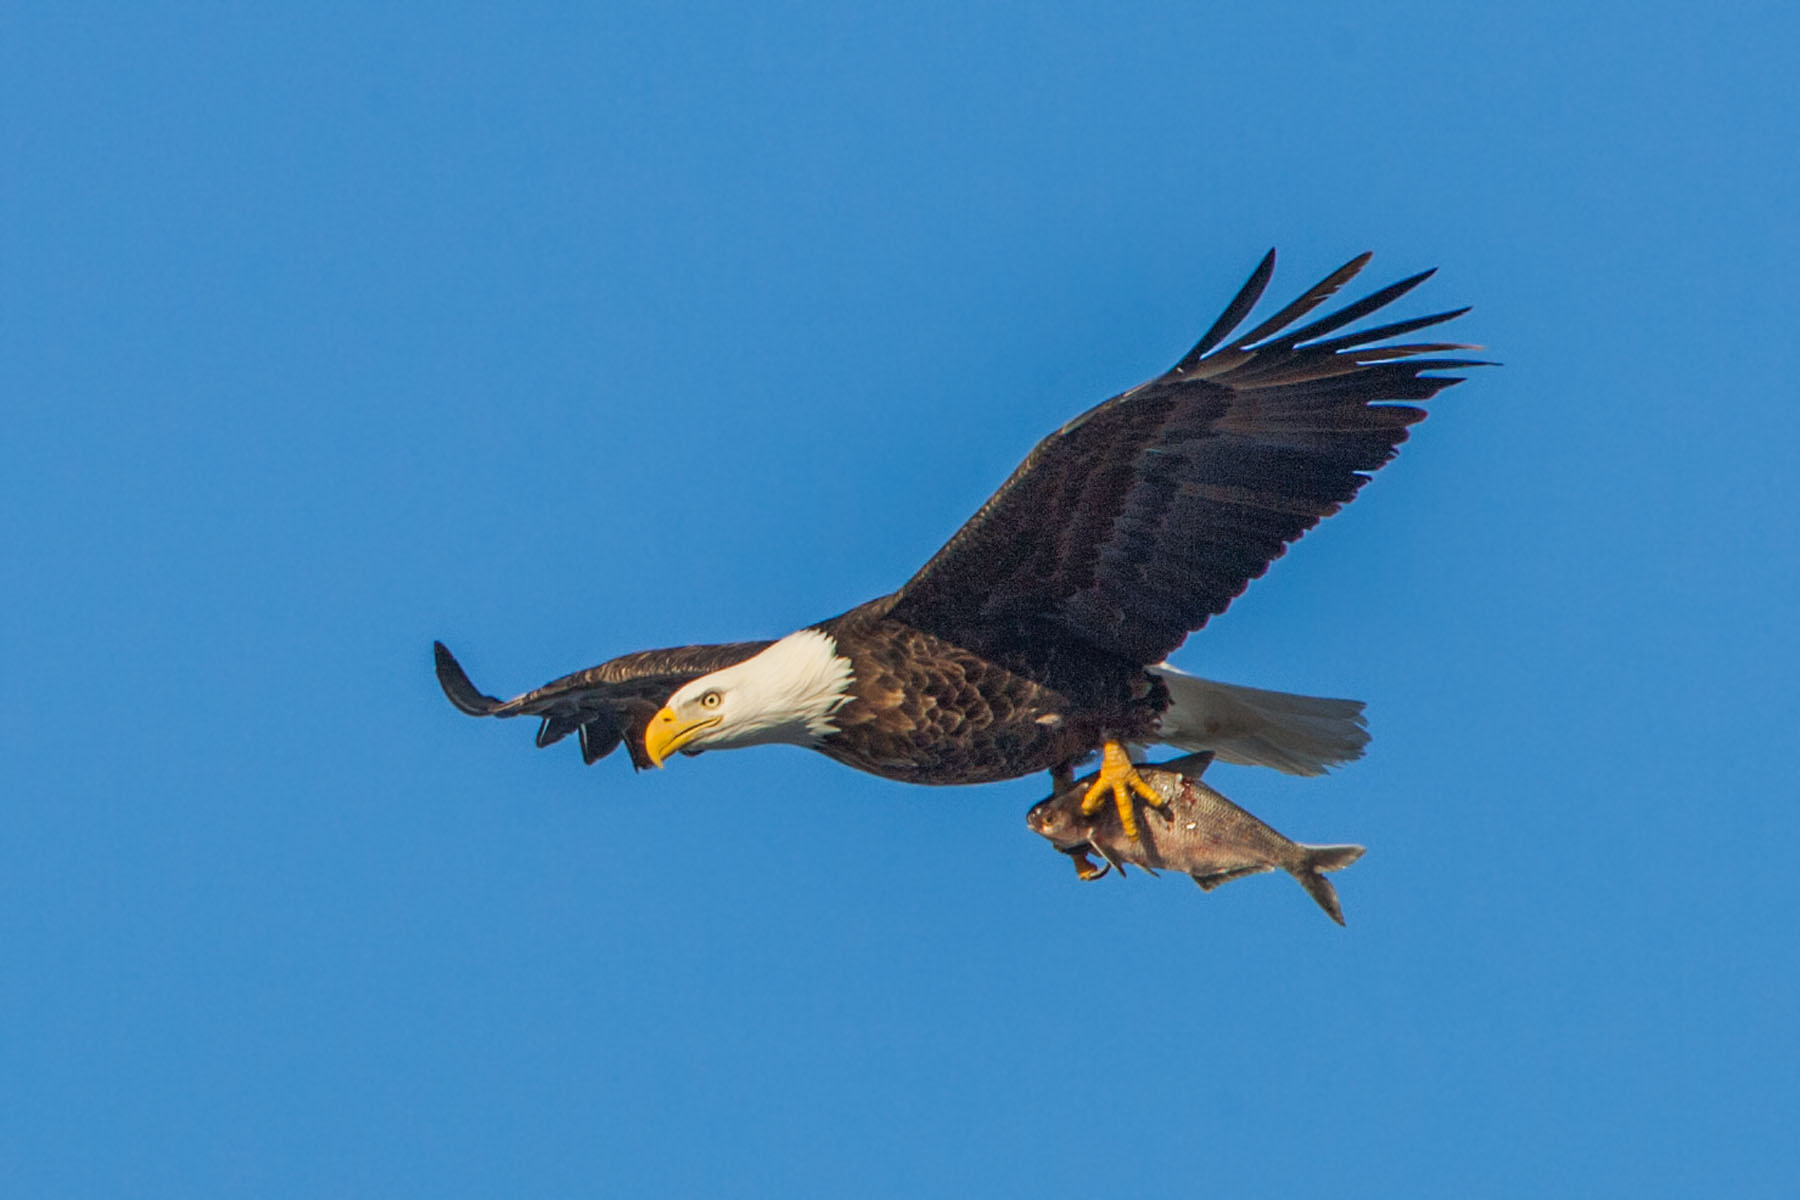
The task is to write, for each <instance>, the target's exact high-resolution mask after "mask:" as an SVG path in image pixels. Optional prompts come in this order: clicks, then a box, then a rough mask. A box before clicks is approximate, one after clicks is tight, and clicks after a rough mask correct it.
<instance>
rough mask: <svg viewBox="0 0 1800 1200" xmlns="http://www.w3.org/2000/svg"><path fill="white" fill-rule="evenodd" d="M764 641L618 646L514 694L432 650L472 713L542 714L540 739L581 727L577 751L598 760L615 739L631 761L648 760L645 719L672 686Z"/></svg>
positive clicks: (441, 678)
mask: <svg viewBox="0 0 1800 1200" xmlns="http://www.w3.org/2000/svg"><path fill="white" fill-rule="evenodd" d="M768 645H769V643H768V642H731V643H727V644H725V645H719V646H676V647H673V648H671V649H668V650H640V651H638V652H637V653H635V654H623V655H620V656H619V657H618V658H615V659H612V660H610V661H608V662H603V663H601V664H600V665H599V666H597V667H589V668H588V669H587V670H585V671H577V672H575V674H573V675H565V676H563V677H562V678H561V679H557V680H553V681H552V682H550V683H546V684H545V685H544V686H543V687H541V688H538V689H536V690H535V691H530V692H526V693H525V694H524V695H523V696H518V697H515V698H514V699H512V700H501V699H499V698H498V697H495V696H489V695H487V694H485V693H484V692H481V691H479V690H478V689H477V688H476V687H475V685H474V684H473V683H470V682H469V676H468V675H467V674H466V673H465V672H464V671H463V669H462V664H460V663H458V662H457V661H456V656H455V655H453V654H451V653H450V650H449V648H448V647H446V646H445V645H444V643H442V642H433V643H432V646H433V648H434V650H435V652H436V654H437V677H438V684H439V685H440V686H441V687H442V688H443V689H444V695H446V696H448V697H449V698H450V703H452V704H454V705H456V707H457V708H459V709H461V710H462V711H463V712H466V713H468V714H469V715H470V716H472V717H516V716H520V715H522V714H529V715H531V716H534V717H542V718H543V723H542V724H541V725H539V726H538V735H537V744H538V745H540V746H548V745H550V744H551V743H552V742H558V741H561V740H562V739H563V738H565V737H567V736H569V734H571V733H574V732H576V731H579V732H580V734H581V757H582V759H583V760H584V761H586V762H590V763H591V762H597V761H598V760H600V759H602V758H605V757H606V756H607V755H608V754H611V753H612V752H613V750H614V749H616V748H617V747H618V745H619V742H620V741H623V742H624V743H625V749H626V750H627V752H629V753H630V755H631V765H632V766H634V767H638V768H640V769H642V768H645V767H648V766H651V765H652V764H651V762H650V759H649V756H648V755H646V754H645V753H644V727H645V726H646V725H648V724H649V723H650V718H651V717H653V716H655V715H656V710H657V709H659V708H661V707H662V706H663V704H664V703H666V702H667V701H668V699H669V697H670V696H671V695H672V694H674V692H675V689H676V688H678V687H680V686H681V685H682V684H684V683H686V682H687V681H688V680H690V679H698V678H699V677H700V676H702V675H708V674H711V673H712V672H714V671H717V670H719V669H720V668H722V667H729V666H731V665H732V664H734V663H740V662H743V661H744V660H745V659H747V658H749V657H750V656H751V655H753V654H756V653H758V652H759V651H761V650H763V649H765V648H767V647H768Z"/></svg>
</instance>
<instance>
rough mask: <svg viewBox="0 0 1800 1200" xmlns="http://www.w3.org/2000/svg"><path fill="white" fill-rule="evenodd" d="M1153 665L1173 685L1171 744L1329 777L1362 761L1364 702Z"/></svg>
mask: <svg viewBox="0 0 1800 1200" xmlns="http://www.w3.org/2000/svg"><path fill="white" fill-rule="evenodd" d="M1150 670H1151V672H1152V673H1154V674H1156V675H1158V676H1160V677H1161V679H1162V681H1163V682H1164V683H1166V684H1168V686H1169V711H1167V712H1166V713H1164V714H1163V720H1162V740H1163V741H1164V742H1166V743H1168V744H1169V745H1171V746H1179V747H1180V748H1181V749H1183V750H1211V751H1212V752H1213V753H1214V754H1216V755H1218V756H1219V758H1220V759H1221V760H1222V761H1224V762H1228V763H1239V764H1242V765H1244V766H1252V767H1274V768H1275V769H1276V770H1277V771H1286V772H1287V773H1288V774H1289V775H1323V774H1324V773H1325V772H1326V770H1327V769H1329V768H1331V767H1336V766H1341V765H1343V764H1344V763H1347V762H1352V761H1354V760H1356V759H1359V758H1361V757H1362V753H1363V747H1364V746H1366V745H1368V744H1369V731H1368V727H1367V725H1366V724H1365V723H1364V721H1363V715H1362V711H1363V705H1362V701H1360V700H1328V699H1325V698H1323V697H1320V696H1294V695H1290V694H1289V693H1287V692H1267V691H1264V690H1263V689H1261V688H1251V687H1239V686H1238V685H1236V684H1232V683H1214V682H1213V681H1212V680H1210V679H1201V678H1200V677H1199V676H1197V675H1188V674H1184V673H1183V672H1181V671H1177V670H1176V669H1175V668H1174V667H1170V666H1157V667H1151V668H1150Z"/></svg>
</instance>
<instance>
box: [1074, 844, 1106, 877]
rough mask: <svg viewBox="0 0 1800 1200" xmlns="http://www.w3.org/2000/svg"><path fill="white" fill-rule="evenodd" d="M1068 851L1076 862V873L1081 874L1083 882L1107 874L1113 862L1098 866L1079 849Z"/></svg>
mask: <svg viewBox="0 0 1800 1200" xmlns="http://www.w3.org/2000/svg"><path fill="white" fill-rule="evenodd" d="M1067 853H1068V855H1069V857H1070V859H1072V860H1073V861H1074V863H1075V874H1077V875H1079V876H1081V881H1082V882H1083V883H1088V882H1091V881H1092V880H1095V879H1098V878H1100V877H1101V876H1102V875H1104V874H1106V872H1107V871H1108V870H1109V869H1110V867H1111V864H1108V865H1107V866H1105V867H1096V866H1095V865H1094V864H1093V861H1092V860H1091V859H1089V858H1088V856H1087V855H1085V854H1083V853H1082V852H1081V851H1079V850H1070V851H1068V852H1067Z"/></svg>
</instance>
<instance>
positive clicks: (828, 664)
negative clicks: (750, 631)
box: [689, 629, 854, 747]
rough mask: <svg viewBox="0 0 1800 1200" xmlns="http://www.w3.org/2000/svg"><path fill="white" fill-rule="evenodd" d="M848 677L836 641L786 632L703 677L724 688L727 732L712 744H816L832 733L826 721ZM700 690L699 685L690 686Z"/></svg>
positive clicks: (816, 633) (846, 691)
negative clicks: (728, 702)
mask: <svg viewBox="0 0 1800 1200" xmlns="http://www.w3.org/2000/svg"><path fill="white" fill-rule="evenodd" d="M853 677H854V673H853V672H852V670H851V667H850V660H849V659H848V658H846V657H844V656H843V655H842V654H840V653H838V644H837V639H836V638H834V637H832V636H831V635H830V634H828V633H825V632H823V631H821V630H818V629H802V630H800V631H799V632H798V633H790V634H788V635H787V636H786V637H784V638H782V639H781V640H780V641H778V642H776V643H775V644H774V645H772V646H770V647H769V648H768V649H766V650H764V651H763V652H762V653H760V654H757V655H755V656H754V657H752V658H747V659H745V660H744V661H743V662H741V663H738V664H736V665H735V666H730V667H726V668H725V669H723V670H721V671H716V672H714V673H713V675H712V676H710V677H709V679H710V681H711V682H712V683H713V684H715V685H718V686H723V687H727V688H729V689H730V692H731V697H732V704H733V707H734V709H735V710H736V711H735V712H734V713H733V715H732V721H731V729H730V731H729V732H728V733H726V736H725V737H723V738H720V739H718V740H717V741H715V742H714V744H715V745H717V746H721V747H723V746H755V745H761V744H764V743H769V742H786V743H792V744H794V745H800V746H812V745H816V744H817V743H818V742H819V741H820V739H822V738H824V737H825V736H826V735H828V734H830V733H833V732H835V730H836V728H837V726H836V725H835V724H834V723H833V721H832V714H834V713H836V712H837V710H838V708H839V707H841V706H842V705H843V703H844V701H846V700H848V699H849V698H850V684H851V680H852V679H853ZM689 686H690V687H693V688H695V689H696V690H704V687H705V683H704V682H702V681H696V682H695V683H694V684H690V685H689Z"/></svg>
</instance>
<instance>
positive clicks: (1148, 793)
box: [1081, 738, 1163, 842]
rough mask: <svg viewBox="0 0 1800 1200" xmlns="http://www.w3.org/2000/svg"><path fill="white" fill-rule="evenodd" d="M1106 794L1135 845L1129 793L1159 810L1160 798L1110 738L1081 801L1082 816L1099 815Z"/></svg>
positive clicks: (1136, 835) (1134, 827)
mask: <svg viewBox="0 0 1800 1200" xmlns="http://www.w3.org/2000/svg"><path fill="white" fill-rule="evenodd" d="M1109 792H1110V793H1111V794H1112V798H1113V803H1114V804H1115V805H1116V806H1118V809H1119V824H1120V826H1121V827H1123V828H1124V830H1125V836H1126V837H1128V838H1130V839H1131V840H1132V841H1134V842H1135V841H1140V840H1142V839H1140V838H1139V837H1138V827H1137V814H1136V813H1134V812H1133V811H1132V804H1131V794H1132V793H1133V792H1136V793H1137V794H1138V795H1139V796H1141V797H1142V798H1143V800H1144V803H1146V804H1148V805H1150V806H1151V807H1153V808H1161V807H1162V806H1163V798H1162V797H1161V796H1159V795H1157V793H1156V789H1155V788H1153V787H1151V786H1150V785H1149V784H1147V783H1145V782H1144V777H1143V776H1142V775H1139V774H1138V770H1137V767H1135V766H1134V765H1132V762H1131V755H1129V754H1127V753H1125V747H1123V746H1121V745H1120V744H1119V743H1118V742H1115V741H1113V740H1111V739H1110V738H1109V739H1108V740H1107V743H1106V745H1105V746H1104V747H1102V748H1101V752H1100V773H1099V775H1097V776H1095V778H1094V783H1093V786H1091V787H1089V788H1088V790H1087V795H1085V796H1083V797H1082V798H1081V811H1082V814H1083V815H1084V816H1090V817H1091V816H1093V815H1094V814H1095V813H1097V812H1099V811H1100V806H1101V805H1102V804H1105V803H1106V796H1107V793H1109Z"/></svg>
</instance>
